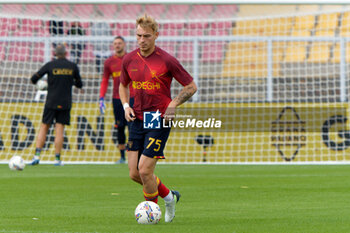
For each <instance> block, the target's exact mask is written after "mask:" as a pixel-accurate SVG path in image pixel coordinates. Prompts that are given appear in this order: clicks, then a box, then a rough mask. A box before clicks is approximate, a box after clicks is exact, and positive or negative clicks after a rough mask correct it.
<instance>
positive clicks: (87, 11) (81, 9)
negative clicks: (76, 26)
mask: <svg viewBox="0 0 350 233" xmlns="http://www.w3.org/2000/svg"><path fill="white" fill-rule="evenodd" d="M73 6H74V7H73V10H72V15H73V16H78V17H79V18H90V16H91V15H93V13H94V6H93V5H90V4H78V5H73Z"/></svg>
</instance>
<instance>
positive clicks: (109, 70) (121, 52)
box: [100, 36, 134, 164]
mask: <svg viewBox="0 0 350 233" xmlns="http://www.w3.org/2000/svg"><path fill="white" fill-rule="evenodd" d="M113 48H114V55H112V56H111V57H109V58H108V59H107V60H106V61H105V63H104V68H103V77H102V82H101V88H100V113H101V114H104V113H105V109H106V106H105V102H104V101H105V95H106V92H107V88H108V81H109V78H110V76H112V77H113V113H114V119H115V123H114V130H116V131H117V133H118V134H117V135H118V144H119V145H118V148H119V150H120V155H121V157H120V159H119V160H118V161H117V162H116V163H117V164H122V163H125V139H126V136H125V126H127V121H126V119H125V116H124V115H125V114H124V109H123V105H122V103H121V101H120V98H119V84H120V73H121V67H122V60H123V58H124V56H125V54H126V51H125V40H124V38H123V37H121V36H117V37H115V38H114V40H113ZM133 102H134V99H133V98H131V99H130V105H131V106H132V104H133Z"/></svg>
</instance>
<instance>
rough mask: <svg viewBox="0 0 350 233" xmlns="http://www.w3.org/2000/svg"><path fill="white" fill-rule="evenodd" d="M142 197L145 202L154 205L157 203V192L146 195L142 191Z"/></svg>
mask: <svg viewBox="0 0 350 233" xmlns="http://www.w3.org/2000/svg"><path fill="white" fill-rule="evenodd" d="M143 196H144V197H145V200H146V201H153V202H154V203H158V196H159V194H158V191H156V192H155V193H146V192H145V190H143Z"/></svg>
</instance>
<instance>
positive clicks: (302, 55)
mask: <svg viewBox="0 0 350 233" xmlns="http://www.w3.org/2000/svg"><path fill="white" fill-rule="evenodd" d="M305 59H306V46H303V45H299V46H289V47H287V49H286V51H285V57H284V61H285V62H294V63H295V62H304V61H305Z"/></svg>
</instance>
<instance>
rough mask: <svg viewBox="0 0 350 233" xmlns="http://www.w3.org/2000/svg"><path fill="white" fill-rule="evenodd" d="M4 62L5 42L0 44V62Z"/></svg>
mask: <svg viewBox="0 0 350 233" xmlns="http://www.w3.org/2000/svg"><path fill="white" fill-rule="evenodd" d="M3 60H5V42H0V61H3Z"/></svg>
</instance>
